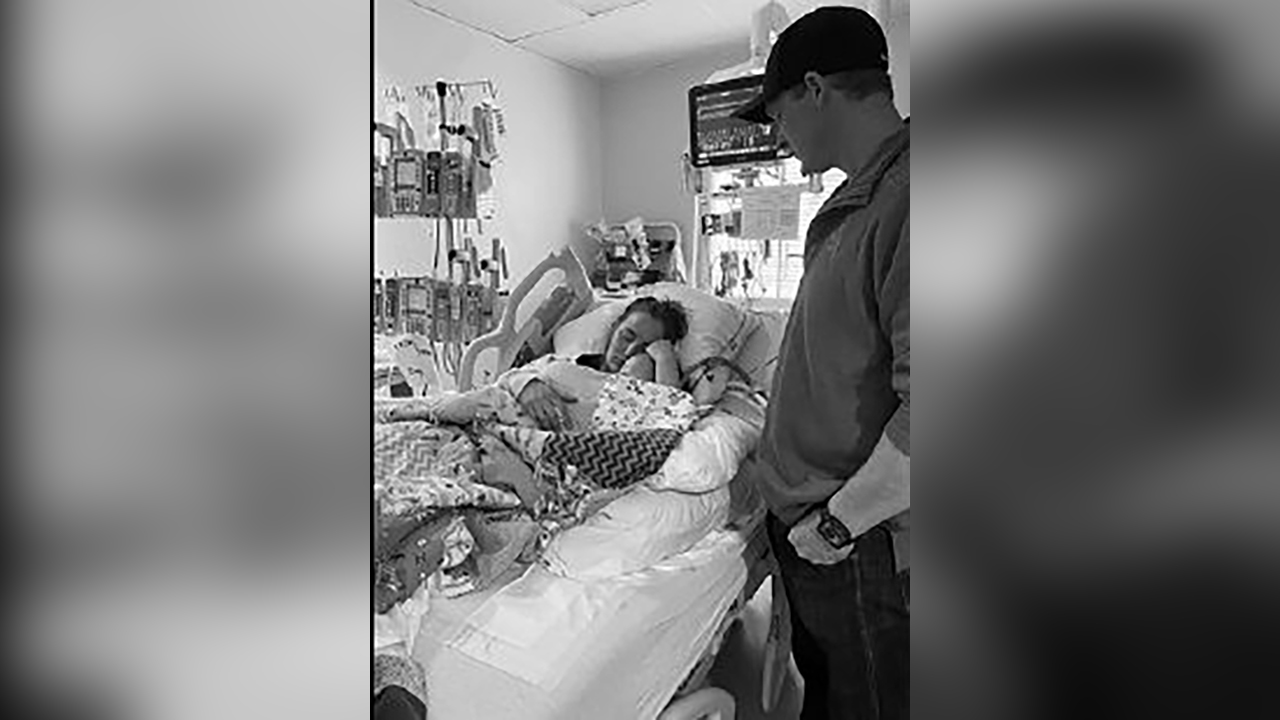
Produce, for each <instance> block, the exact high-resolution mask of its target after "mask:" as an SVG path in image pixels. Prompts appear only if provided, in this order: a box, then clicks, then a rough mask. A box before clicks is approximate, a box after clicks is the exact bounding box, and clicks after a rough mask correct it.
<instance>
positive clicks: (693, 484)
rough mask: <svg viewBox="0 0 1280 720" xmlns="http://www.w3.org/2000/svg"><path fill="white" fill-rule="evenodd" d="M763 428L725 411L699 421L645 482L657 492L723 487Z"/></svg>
mask: <svg viewBox="0 0 1280 720" xmlns="http://www.w3.org/2000/svg"><path fill="white" fill-rule="evenodd" d="M763 426H764V421H763V417H762V418H761V420H760V423H759V425H753V424H752V423H749V422H747V421H745V420H742V419H739V418H737V417H735V416H733V415H730V414H728V413H725V412H715V413H712V414H711V415H708V416H707V417H705V418H703V419H701V420H699V421H698V422H697V423H696V424H695V425H694V426H693V429H692V430H690V431H689V432H687V433H685V434H684V437H682V438H680V443H679V444H678V445H676V449H675V450H672V451H671V455H670V456H668V457H667V461H666V462H664V463H663V464H662V468H661V469H660V470H659V471H658V472H656V473H654V474H653V475H652V476H651V477H649V478H648V479H647V480H645V484H646V485H649V486H650V487H653V488H655V489H658V490H678V491H681V492H695V493H696V492H707V491H710V490H716V489H719V488H722V487H725V486H726V485H728V484H729V481H730V480H733V477H734V475H736V474H737V472H738V467H739V466H740V465H741V464H742V461H743V460H744V459H745V458H746V457H747V454H748V453H750V452H751V450H752V448H754V447H755V446H756V443H757V442H758V441H759V440H760V432H761V430H762V428H763Z"/></svg>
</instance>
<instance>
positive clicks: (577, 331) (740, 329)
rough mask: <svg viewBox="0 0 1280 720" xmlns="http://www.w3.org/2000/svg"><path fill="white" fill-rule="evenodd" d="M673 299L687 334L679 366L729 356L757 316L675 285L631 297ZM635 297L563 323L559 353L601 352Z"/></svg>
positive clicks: (680, 349)
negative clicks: (685, 320) (682, 313)
mask: <svg viewBox="0 0 1280 720" xmlns="http://www.w3.org/2000/svg"><path fill="white" fill-rule="evenodd" d="M636 297H637V298H640V297H656V298H661V299H668V300H675V301H676V302H678V303H680V304H681V305H682V306H684V310H685V316H686V317H687V318H688V320H689V332H688V333H687V334H686V335H685V337H684V339H683V340H681V341H680V342H679V343H677V344H676V354H677V361H678V362H679V363H680V370H681V371H684V372H687V371H688V370H689V368H691V367H693V366H694V365H696V364H698V363H699V362H701V361H702V360H704V359H706V358H708V357H712V356H714V355H721V356H724V357H727V358H730V359H732V358H734V357H736V356H737V354H738V351H739V350H740V349H741V348H742V345H743V343H745V342H746V340H747V338H748V337H750V336H751V333H752V331H753V330H755V328H756V327H757V326H758V325H759V322H760V321H759V320H758V319H756V318H755V317H754V316H752V315H751V314H750V313H747V312H745V311H744V310H742V308H739V307H738V306H737V305H734V304H733V303H730V302H726V301H724V300H721V299H720V298H718V297H716V296H714V295H711V294H709V293H705V292H702V291H701V290H696V289H694V288H691V287H689V286H688V285H682V284H680V283H657V284H655V285H648V286H646V287H644V288H642V292H641V293H640V294H639V295H637V296H636ZM634 300H635V298H632V299H627V300H611V301H608V302H607V303H605V304H603V305H600V306H599V307H596V308H594V309H592V310H591V311H589V312H587V313H584V314H583V315H582V316H581V317H578V318H576V319H574V320H573V321H571V322H568V323H565V324H564V325H562V326H561V327H560V328H559V329H558V330H556V333H555V339H554V343H555V349H556V352H557V353H558V354H560V355H569V356H576V355H581V354H584V353H602V352H604V350H605V347H606V346H607V345H608V343H609V329H610V328H612V327H613V324H614V323H615V322H617V320H618V318H619V317H621V316H622V313H623V311H624V310H626V308H627V305H630V304H631V303H632V302H633V301H634Z"/></svg>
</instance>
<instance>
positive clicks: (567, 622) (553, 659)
mask: <svg viewBox="0 0 1280 720" xmlns="http://www.w3.org/2000/svg"><path fill="white" fill-rule="evenodd" d="M757 526H758V516H757V517H755V518H753V519H752V520H751V521H749V522H747V523H746V524H745V525H744V526H742V527H739V528H737V529H726V530H717V531H715V532H712V533H711V534H709V535H708V536H707V537H705V538H703V539H702V540H701V541H699V542H698V543H697V544H696V545H695V546H694V547H693V548H691V549H690V550H688V551H686V552H684V553H682V554H680V555H677V556H675V557H672V558H669V559H668V560H665V561H663V562H662V563H659V564H658V565H656V566H654V567H652V568H649V569H647V570H644V571H640V572H636V573H631V574H629V575H624V576H620V577H617V578H610V579H607V580H595V581H590V582H580V581H576V580H571V579H568V578H564V577H560V576H558V575H555V574H553V573H551V572H549V571H547V570H546V569H545V568H542V567H540V566H537V565H535V566H532V567H530V568H529V569H528V570H527V571H525V572H524V574H523V575H521V576H519V577H518V578H514V579H513V582H511V583H509V584H506V585H503V586H501V587H499V588H498V589H496V590H491V591H489V592H487V593H482V594H473V595H470V596H464V597H460V598H456V599H453V600H440V601H438V602H437V601H435V600H434V599H433V602H432V606H431V611H430V612H429V613H428V615H427V617H426V618H425V620H424V622H423V625H422V627H421V630H420V632H419V635H418V638H417V642H416V644H415V649H414V656H415V657H416V658H417V659H418V660H419V662H421V663H422V665H423V667H424V669H425V670H426V675H427V688H428V689H427V693H428V709H429V712H428V715H429V717H431V718H438V719H442V720H450V719H453V718H456V719H458V720H463V719H467V718H481V717H482V718H487V719H491V720H503V719H504V718H521V719H527V720H542V719H545V720H552V719H556V720H563V719H566V718H641V719H647V718H655V717H657V716H658V714H659V713H660V712H661V711H662V709H663V708H664V707H665V706H666V705H667V703H668V702H669V701H670V699H671V698H672V696H673V695H674V694H675V692H676V690H677V689H678V688H679V686H680V683H681V681H682V680H684V678H685V676H686V675H687V674H688V673H689V671H690V670H691V669H692V668H693V667H694V665H695V664H696V663H697V661H698V659H699V658H700V657H701V655H702V654H703V653H704V651H705V650H706V648H707V647H708V646H709V645H710V644H711V641H712V639H713V638H714V636H715V634H716V632H717V630H718V629H719V628H720V626H721V623H722V622H723V620H724V619H725V616H726V615H727V614H728V613H729V612H730V610H731V608H732V607H733V605H734V602H735V600H737V599H738V597H739V595H740V593H741V591H742V589H743V586H744V584H745V583H746V582H747V575H748V561H747V559H745V557H749V553H747V552H746V550H747V544H748V540H749V539H750V538H751V536H752V533H753V531H754V530H755V529H756V527H757Z"/></svg>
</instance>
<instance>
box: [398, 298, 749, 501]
mask: <svg viewBox="0 0 1280 720" xmlns="http://www.w3.org/2000/svg"><path fill="white" fill-rule="evenodd" d="M687 327H688V323H687V320H686V318H685V314H684V310H683V308H682V307H681V306H680V305H679V304H678V303H675V302H672V301H669V300H656V299H654V298H641V299H639V300H636V301H635V302H633V303H631V304H630V305H629V306H627V308H626V309H625V310H624V311H623V313H622V315H621V316H620V317H619V319H618V320H617V321H616V322H615V323H614V326H613V327H612V328H611V330H610V333H609V341H608V343H607V344H606V347H605V352H604V353H601V354H597V355H580V356H577V357H572V358H571V357H565V356H557V355H550V356H546V357H543V358H539V359H537V360H535V361H533V362H531V363H529V364H528V365H525V366H524V367H520V368H516V369H513V370H509V371H507V372H506V373H503V375H501V376H500V377H499V378H498V379H497V380H496V381H495V382H494V384H493V385H491V386H488V387H484V388H480V389H478V390H473V391H470V392H466V393H459V394H449V395H444V396H439V397H436V398H424V399H423V400H421V401H417V402H414V403H410V404H409V405H407V406H405V407H402V408H399V409H397V410H395V411H393V412H391V413H390V414H389V417H388V418H387V419H388V420H393V421H395V420H429V421H433V422H444V423H454V424H467V423H470V422H473V421H476V420H480V421H489V422H490V423H491V424H490V425H489V430H490V431H491V432H492V433H493V434H494V435H495V436H497V437H499V438H501V439H502V441H503V442H504V443H505V444H506V445H507V446H508V447H510V448H512V449H514V450H516V451H517V452H518V453H519V454H520V456H521V457H522V459H523V461H524V462H525V463H528V464H529V465H536V464H538V463H539V462H542V463H544V464H547V465H550V466H553V467H555V466H559V467H565V466H574V467H576V468H578V469H579V471H581V472H582V473H583V474H584V475H586V476H587V478H588V479H589V480H591V481H592V482H594V483H596V484H597V485H599V486H601V487H606V488H608V487H625V486H627V485H630V484H632V483H634V482H636V481H638V480H640V479H643V478H644V477H647V476H648V475H650V474H652V473H653V472H656V471H657V470H658V469H659V468H660V467H661V466H662V464H663V462H664V461H665V459H666V457H667V456H668V455H670V454H671V452H672V450H674V448H675V447H676V445H677V444H678V443H679V441H680V438H681V437H682V435H683V434H684V432H685V431H686V430H688V429H689V428H690V427H691V426H692V425H693V424H694V422H695V421H696V420H697V419H698V418H699V417H701V416H702V415H704V414H706V412H708V410H709V408H710V407H711V406H712V405H713V404H714V405H716V406H723V407H724V408H725V409H727V410H728V411H729V412H730V413H732V414H735V415H739V416H740V417H742V415H744V414H745V415H746V416H747V417H743V418H742V419H744V420H746V421H747V422H749V423H752V424H756V423H757V422H759V421H762V409H761V408H760V406H759V404H758V401H757V400H756V399H755V398H753V397H751V390H750V379H749V378H747V377H746V375H745V373H742V372H741V370H738V369H737V368H736V366H733V364H732V363H730V362H728V361H727V360H724V359H722V358H710V359H709V360H708V361H705V362H704V363H700V364H699V365H698V366H696V367H694V368H690V377H689V380H691V381H693V382H692V383H689V384H688V385H687V387H686V388H684V389H682V388H680V387H679V386H680V372H679V368H678V365H677V362H676V359H675V350H674V347H673V345H672V341H678V340H679V339H681V338H682V337H683V336H684V334H685V332H686V331H687ZM730 370H732V371H735V372H729V371H730ZM735 375H736V377H734V376H735ZM731 379H733V380H734V382H732V383H731V382H730V380H731ZM726 395H727V396H728V397H726ZM493 449H494V451H495V453H500V448H493Z"/></svg>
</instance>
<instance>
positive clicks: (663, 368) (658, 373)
mask: <svg viewBox="0 0 1280 720" xmlns="http://www.w3.org/2000/svg"><path fill="white" fill-rule="evenodd" d="M644 351H645V352H646V353H648V355H649V357H651V358H653V381H654V382H656V383H660V384H662V385H667V386H670V387H679V386H680V366H679V364H678V363H677V362H676V347H675V345H672V344H671V341H670V340H665V339H664V340H654V341H653V342H651V343H649V346H648V347H646V348H645V349H644Z"/></svg>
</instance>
